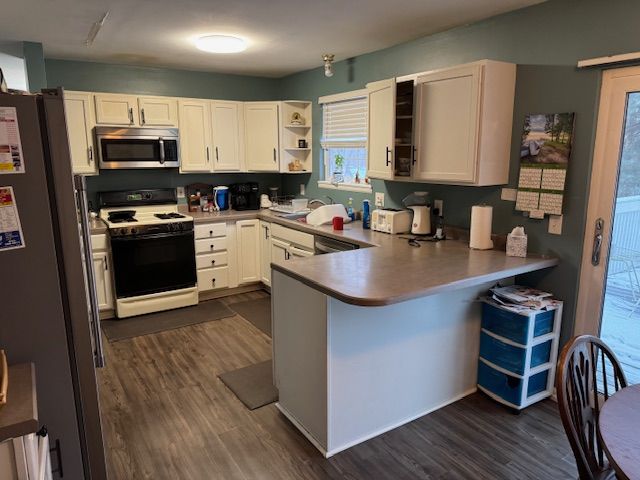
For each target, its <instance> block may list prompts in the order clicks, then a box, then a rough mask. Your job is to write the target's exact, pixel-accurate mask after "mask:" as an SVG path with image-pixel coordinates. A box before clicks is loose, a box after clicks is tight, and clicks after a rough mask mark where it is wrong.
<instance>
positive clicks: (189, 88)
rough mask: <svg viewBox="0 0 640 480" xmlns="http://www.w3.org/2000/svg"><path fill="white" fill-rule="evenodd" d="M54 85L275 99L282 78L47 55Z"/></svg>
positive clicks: (102, 90)
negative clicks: (75, 59)
mask: <svg viewBox="0 0 640 480" xmlns="http://www.w3.org/2000/svg"><path fill="white" fill-rule="evenodd" d="M45 64H46V68H47V80H48V83H49V86H50V87H57V86H63V87H64V88H65V89H67V90H85V91H91V92H108V93H136V94H144V95H163V96H170V97H189V98H216V99H219V100H275V99H277V97H278V95H279V81H278V80H277V79H274V78H263V77H248V76H242V75H228V74H223V73H211V72H197V71H191V70H174V69H170V68H154V67H138V66H131V65H112V64H107V63H95V62H79V61H73V60H56V59H50V58H48V59H46V61H45Z"/></svg>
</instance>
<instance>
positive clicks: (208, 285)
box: [198, 266, 229, 292]
mask: <svg viewBox="0 0 640 480" xmlns="http://www.w3.org/2000/svg"><path fill="white" fill-rule="evenodd" d="M228 287H229V267H228V266H223V267H213V268H205V269H202V270H198V291H199V292H206V291H207V290H217V289H219V288H228Z"/></svg>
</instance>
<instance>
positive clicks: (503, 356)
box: [480, 332, 551, 375]
mask: <svg viewBox="0 0 640 480" xmlns="http://www.w3.org/2000/svg"><path fill="white" fill-rule="evenodd" d="M480 356H481V357H482V358H484V359H485V360H488V361H489V362H491V363H493V364H494V365H497V366H499V367H502V368H504V369H506V370H509V371H510V372H513V373H517V374H519V375H523V374H524V372H525V370H526V369H527V365H526V359H527V349H526V348H522V347H516V346H515V345H510V344H508V343H506V342H502V341H500V340H499V339H497V338H495V337H492V336H491V335H488V334H486V333H485V332H482V333H481V334H480ZM549 360H551V340H547V341H546V342H542V343H539V344H538V345H535V346H533V347H531V358H530V360H529V367H530V368H535V367H537V366H539V365H542V364H543V363H547V362H549Z"/></svg>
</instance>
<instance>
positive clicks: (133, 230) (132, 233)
mask: <svg viewBox="0 0 640 480" xmlns="http://www.w3.org/2000/svg"><path fill="white" fill-rule="evenodd" d="M135 234H136V229H135V228H133V227H131V235H135Z"/></svg>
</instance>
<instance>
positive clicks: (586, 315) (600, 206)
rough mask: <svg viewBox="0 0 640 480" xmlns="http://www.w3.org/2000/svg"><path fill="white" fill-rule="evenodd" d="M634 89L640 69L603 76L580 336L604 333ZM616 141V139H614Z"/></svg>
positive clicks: (583, 265) (582, 282)
mask: <svg viewBox="0 0 640 480" xmlns="http://www.w3.org/2000/svg"><path fill="white" fill-rule="evenodd" d="M630 91H640V66H637V67H624V68H616V69H611V70H605V71H604V72H603V73H602V87H601V90H600V103H599V107H598V121H597V127H596V140H595V146H594V151H593V165H592V169H591V181H590V186H589V202H588V207H587V218H586V224H585V232H584V241H583V249H582V262H581V267H580V283H579V289H578V303H577V309H576V321H575V327H574V333H575V334H576V335H581V334H591V335H596V336H599V335H600V326H601V320H602V306H603V301H604V293H605V292H604V288H605V280H606V276H607V268H608V264H609V248H610V245H611V233H612V231H613V229H612V226H613V216H614V213H615V211H614V206H615V197H616V191H617V187H618V174H619V168H620V153H621V148H622V142H623V140H624V138H623V133H624V127H625V121H626V115H625V113H626V107H627V94H628V92H630ZM612 138H613V139H615V141H611V139H612ZM598 218H602V219H603V220H604V222H605V223H604V228H603V232H602V235H603V238H602V247H601V250H600V262H599V264H598V265H597V266H594V265H592V263H591V256H592V253H593V246H594V235H595V222H596V220H597V219H598Z"/></svg>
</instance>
